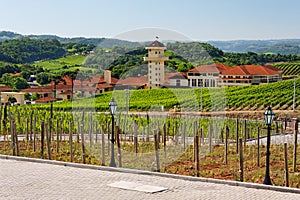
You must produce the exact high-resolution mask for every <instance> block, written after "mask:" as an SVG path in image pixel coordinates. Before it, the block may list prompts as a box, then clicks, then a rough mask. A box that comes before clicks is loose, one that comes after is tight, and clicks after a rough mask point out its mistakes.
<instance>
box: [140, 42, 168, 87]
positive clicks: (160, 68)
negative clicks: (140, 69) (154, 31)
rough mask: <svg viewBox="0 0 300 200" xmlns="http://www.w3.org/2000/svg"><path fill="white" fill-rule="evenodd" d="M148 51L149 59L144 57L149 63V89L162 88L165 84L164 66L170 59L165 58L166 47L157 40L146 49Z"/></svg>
mask: <svg viewBox="0 0 300 200" xmlns="http://www.w3.org/2000/svg"><path fill="white" fill-rule="evenodd" d="M146 49H148V57H144V60H145V61H148V87H149V88H150V89H151V88H160V87H162V85H163V84H164V77H165V73H164V70H165V69H164V65H165V61H166V60H168V59H169V58H168V57H165V56H164V52H165V49H166V47H165V46H164V45H163V44H162V43H160V42H159V41H157V40H155V41H154V42H152V43H151V44H150V45H148V46H147V47H146Z"/></svg>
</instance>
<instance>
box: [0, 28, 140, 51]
mask: <svg viewBox="0 0 300 200" xmlns="http://www.w3.org/2000/svg"><path fill="white" fill-rule="evenodd" d="M25 37H28V38H31V39H38V40H44V39H56V40H58V41H59V42H61V43H68V42H71V43H79V44H93V45H96V46H99V47H103V48H112V47H113V46H119V47H139V46H143V44H142V43H139V42H129V41H125V40H119V39H112V38H85V37H74V38H63V37H59V36H56V35H21V34H18V33H14V32H10V31H0V42H3V41H5V40H11V39H18V38H25Z"/></svg>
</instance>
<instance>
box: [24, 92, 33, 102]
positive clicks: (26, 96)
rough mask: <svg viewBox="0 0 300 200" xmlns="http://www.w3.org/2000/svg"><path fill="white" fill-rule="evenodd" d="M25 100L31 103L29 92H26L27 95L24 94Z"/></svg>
mask: <svg viewBox="0 0 300 200" xmlns="http://www.w3.org/2000/svg"><path fill="white" fill-rule="evenodd" d="M24 99H25V100H28V101H30V99H31V95H30V94H29V92H26V93H25V94H24Z"/></svg>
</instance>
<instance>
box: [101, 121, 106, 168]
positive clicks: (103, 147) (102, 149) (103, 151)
mask: <svg viewBox="0 0 300 200" xmlns="http://www.w3.org/2000/svg"><path fill="white" fill-rule="evenodd" d="M104 132H105V130H104V124H102V126H101V153H102V156H101V160H102V161H101V165H103V166H104V165H105V135H104Z"/></svg>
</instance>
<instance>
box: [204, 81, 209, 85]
mask: <svg viewBox="0 0 300 200" xmlns="http://www.w3.org/2000/svg"><path fill="white" fill-rule="evenodd" d="M204 87H209V80H208V79H205V81H204Z"/></svg>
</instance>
